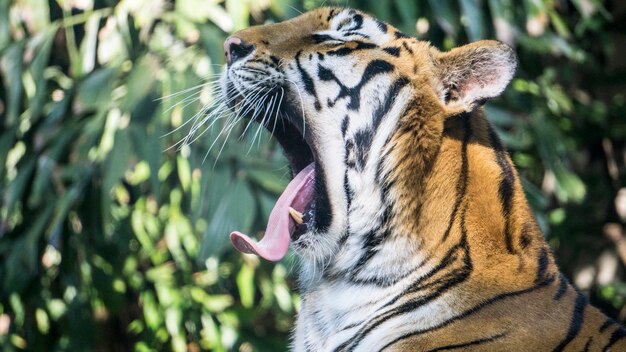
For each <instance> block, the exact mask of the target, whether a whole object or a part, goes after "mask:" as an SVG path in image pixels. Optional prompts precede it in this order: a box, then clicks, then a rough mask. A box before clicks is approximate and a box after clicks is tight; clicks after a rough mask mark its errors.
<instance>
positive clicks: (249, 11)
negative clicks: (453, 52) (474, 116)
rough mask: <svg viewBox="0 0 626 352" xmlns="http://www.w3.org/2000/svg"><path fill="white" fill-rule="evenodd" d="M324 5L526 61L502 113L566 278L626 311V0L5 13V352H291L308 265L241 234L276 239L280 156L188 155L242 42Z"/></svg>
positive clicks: (158, 1)
mask: <svg viewBox="0 0 626 352" xmlns="http://www.w3.org/2000/svg"><path fill="white" fill-rule="evenodd" d="M322 5H340V6H351V7H356V8H359V9H362V10H366V11H368V12H370V13H372V14H374V15H375V16H377V17H378V18H380V19H382V20H385V21H388V22H390V23H392V24H394V25H395V26H396V27H398V28H400V29H401V30H402V31H404V32H405V33H407V34H410V35H413V36H417V37H418V38H420V39H424V40H429V41H431V42H432V43H433V44H434V45H436V46H437V47H439V48H441V49H445V50H447V49H450V48H452V47H455V46H457V45H461V44H463V43H467V42H469V41H474V40H478V39H483V38H495V39H498V40H501V41H503V42H505V43H507V44H509V45H511V46H512V47H513V48H515V50H516V51H517V54H518V56H519V60H520V66H519V70H518V73H517V76H516V78H515V79H514V81H513V82H512V84H511V86H510V87H509V88H508V89H507V91H506V93H505V94H504V95H503V96H502V97H501V98H499V99H497V100H494V101H493V102H490V103H488V104H487V105H486V109H487V111H488V115H489V118H490V119H491V121H492V122H493V123H494V124H495V125H496V127H497V129H498V131H499V133H500V135H501V136H502V138H503V140H504V142H505V143H506V145H507V147H508V149H509V150H510V151H511V154H512V158H513V160H514V162H515V164H516V165H517V168H518V169H519V170H520V172H521V174H522V176H523V182H524V187H525V191H526V193H527V196H528V199H529V201H530V203H531V205H532V207H533V209H534V211H535V212H536V216H537V219H538V221H539V223H540V225H541V227H542V228H543V230H544V231H545V234H546V237H547V239H548V241H549V242H550V244H551V245H552V247H553V248H554V251H555V252H556V254H557V256H558V260H559V263H560V265H561V267H562V269H563V270H564V272H565V273H566V275H567V276H568V277H569V278H570V279H572V281H573V282H574V283H575V284H576V285H577V286H578V287H579V288H580V289H581V290H583V291H585V292H586V293H588V294H589V295H590V297H591V300H592V302H593V303H594V304H595V305H597V306H599V307H601V309H602V310H604V311H605V312H606V313H607V314H609V315H610V316H612V317H614V318H616V319H618V320H620V321H622V322H623V321H624V320H625V319H626V309H625V308H624V307H625V305H626V273H625V271H624V264H625V263H626V230H625V225H626V166H625V165H626V60H625V57H626V2H624V1H620V0H614V1H602V0H571V1H567V0H523V1H517V0H458V1H439V0H429V1H427V0H420V1H405V0H394V1H345V0H341V1H332V0H327V1H321V0H226V1H223V0H179V1H166V0H132V1H131V0H128V1H115V0H63V1H61V0H58V1H43V0H0V131H1V134H0V197H1V198H0V349H1V350H3V351H19V350H30V351H43V350H45V351H89V350H94V351H169V350H173V351H186V350H189V351H200V350H214V351H281V350H285V349H286V348H287V344H288V336H289V331H290V329H291V328H292V325H293V317H294V313H295V312H296V311H297V309H298V295H297V293H296V292H295V290H293V287H294V286H295V285H294V281H295V272H296V270H297V269H296V266H297V261H296V260H294V258H293V256H289V257H288V258H286V259H285V260H283V262H281V263H278V264H272V263H267V262H261V261H259V260H258V259H256V258H253V257H247V256H242V255H241V254H239V253H238V252H235V251H234V250H233V249H232V248H231V246H230V242H229V241H228V233H229V232H230V230H233V229H238V230H242V231H247V232H252V233H255V234H259V233H260V231H261V230H262V229H264V228H265V221H266V219H267V217H268V214H269V211H270V209H271V207H272V206H273V202H274V200H275V198H276V195H277V194H278V193H279V192H280V191H282V189H283V187H284V186H285V185H286V184H287V182H288V178H289V177H288V169H287V168H286V161H285V159H284V157H283V156H282V153H281V151H280V149H279V148H277V145H276V142H275V141H273V140H271V139H270V138H269V136H268V135H267V134H266V133H265V132H264V131H260V132H259V133H260V136H261V138H260V139H257V142H255V143H252V142H253V137H254V134H255V133H256V126H253V128H252V129H251V131H249V132H248V133H246V134H245V135H244V136H243V137H241V133H242V132H243V130H244V127H245V124H243V123H242V124H240V125H235V126H234V128H233V129H230V130H229V129H223V127H230V126H227V125H226V124H227V123H228V122H229V121H231V120H229V119H222V120H215V124H214V126H213V128H210V129H208V130H206V131H204V133H203V134H201V132H202V131H203V130H200V131H198V132H197V133H196V137H199V138H197V140H195V141H194V142H193V143H191V144H190V145H187V144H185V143H180V142H181V141H183V139H184V137H185V136H186V135H187V133H188V132H189V130H190V128H191V125H192V123H193V122H190V123H189V124H186V125H185V122H189V121H194V120H193V119H194V118H199V119H202V118H204V117H206V116H209V114H210V111H211V110H210V107H211V106H212V105H211V104H212V102H213V99H214V93H215V92H214V89H213V88H214V85H212V84H211V82H214V81H215V79H216V77H217V76H216V74H219V72H220V71H221V68H222V65H223V64H224V60H223V53H222V42H223V40H224V38H225V37H226V36H227V35H228V34H229V33H232V32H233V31H236V30H238V29H241V28H244V27H247V26H249V25H254V24H263V23H271V22H276V21H280V20H283V19H286V18H290V17H293V16H296V15H297V14H298V13H299V12H301V11H306V10H309V9H312V8H315V7H319V6H322ZM196 121H197V120H196ZM211 121H214V119H213V120H211ZM205 126H206V125H205ZM222 131H223V132H222ZM227 131H230V132H232V133H227ZM218 155H220V156H219V158H218Z"/></svg>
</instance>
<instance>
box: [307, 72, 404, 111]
mask: <svg viewBox="0 0 626 352" xmlns="http://www.w3.org/2000/svg"><path fill="white" fill-rule="evenodd" d="M393 70H394V66H393V65H392V64H391V63H389V62H387V61H385V60H373V61H371V62H369V63H368V64H367V66H366V67H365V70H364V71H363V74H362V75H361V76H362V77H361V81H360V82H359V83H357V85H356V86H354V87H352V88H348V87H346V86H345V85H344V84H343V83H342V82H341V81H340V80H339V78H337V76H336V75H335V74H334V73H333V72H332V71H331V70H330V69H328V68H326V67H324V66H322V65H320V64H318V66H317V74H318V77H319V79H320V80H323V81H331V80H332V81H335V82H336V83H337V85H339V95H337V97H336V98H335V100H334V101H333V104H335V103H337V101H338V100H339V99H341V98H345V97H348V98H349V99H350V102H349V103H348V109H350V110H355V111H356V110H358V109H359V107H360V105H361V89H362V88H363V86H364V85H365V84H367V83H368V82H369V81H370V80H372V79H373V78H374V77H375V76H376V75H379V74H383V73H388V72H392V71H393ZM399 80H400V79H399ZM399 80H398V81H399Z"/></svg>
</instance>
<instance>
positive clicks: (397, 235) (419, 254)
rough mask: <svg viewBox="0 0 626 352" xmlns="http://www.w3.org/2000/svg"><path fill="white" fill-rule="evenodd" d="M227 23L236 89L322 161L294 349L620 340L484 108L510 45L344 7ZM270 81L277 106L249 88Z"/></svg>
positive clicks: (614, 346) (299, 241) (540, 346)
mask: <svg viewBox="0 0 626 352" xmlns="http://www.w3.org/2000/svg"><path fill="white" fill-rule="evenodd" d="M232 38H234V39H232ZM229 40H230V41H227V44H226V45H225V49H226V55H227V57H228V60H229V65H228V68H227V70H226V72H225V73H224V76H223V79H222V85H223V90H224V94H225V95H226V97H227V98H230V99H231V101H233V102H234V103H233V106H234V105H236V104H240V105H239V106H245V104H247V103H248V104H249V105H250V106H252V105H254V104H256V105H254V106H253V109H252V110H263V109H266V114H265V115H263V121H262V123H264V124H265V125H267V126H268V128H269V129H271V130H273V131H274V135H275V136H277V138H278V140H279V142H280V143H281V144H282V146H283V147H284V149H285V152H286V154H287V156H288V158H289V160H290V162H291V164H292V168H294V175H295V174H296V173H297V172H298V171H300V170H302V169H303V167H304V165H305V164H306V163H308V162H312V163H314V167H315V199H314V200H313V201H312V202H313V205H312V206H310V207H311V209H310V210H309V213H308V216H307V214H305V218H306V219H307V220H306V222H305V224H304V225H298V226H297V229H296V230H295V233H297V235H293V234H292V237H291V245H292V248H293V249H294V250H295V252H296V253H297V254H298V256H299V257H300V258H301V259H302V272H301V274H300V287H299V289H300V293H301V300H302V301H301V309H300V311H299V313H298V316H297V323H296V328H295V331H294V336H293V341H292V348H293V350H294V351H443V350H446V351H447V350H464V351H465V350H466V351H626V338H625V337H626V330H625V329H624V328H622V327H621V326H620V325H619V324H617V323H616V322H614V321H612V320H611V319H610V318H607V317H606V316H605V315H603V314H602V313H601V312H600V311H599V310H598V309H596V308H594V307H592V306H591V305H589V303H588V301H587V298H586V297H585V296H584V295H583V294H582V293H580V292H579V291H577V290H576V289H575V288H574V287H573V286H572V285H570V283H569V282H568V281H567V279H566V278H565V277H564V276H563V275H562V274H560V273H559V271H558V268H557V266H556V264H555V260H554V257H553V255H552V253H551V251H550V249H549V247H548V245H547V243H546V241H545V240H544V237H543V235H542V233H541V230H540V229H539V227H538V226H537V224H536V221H535V219H534V217H533V214H532V211H531V210H530V208H529V206H528V204H527V201H526V198H525V195H524V191H523V189H522V186H521V183H520V180H519V178H518V176H517V172H516V170H515V168H514V166H513V164H512V162H511V160H510V159H509V156H508V154H507V152H506V150H505V149H504V147H503V146H502V143H501V142H500V140H499V138H498V136H497V135H496V133H495V131H494V129H493V128H492V127H491V126H490V124H489V122H488V121H487V119H486V118H485V115H484V113H483V109H482V107H481V105H482V103H483V102H484V101H485V100H486V99H489V98H493V97H496V96H497V95H499V94H500V93H501V92H502V91H503V90H504V88H505V87H506V86H507V85H508V83H509V81H510V80H511V79H512V77H513V74H514V72H515V68H516V58H515V55H514V53H513V52H512V50H511V49H510V48H509V47H507V46H505V45H503V44H501V43H499V42H495V41H480V42H476V43H471V44H468V45H465V46H462V47H459V48H456V49H453V50H451V51H449V52H440V51H439V50H437V49H435V48H433V47H432V46H431V45H430V44H429V43H427V42H422V41H418V40H417V39H415V38H412V37H409V36H406V35H404V34H403V33H401V32H399V31H398V30H397V29H395V28H394V27H392V26H391V25H389V24H386V23H384V22H382V21H379V20H377V19H375V18H373V17H371V16H369V15H367V14H364V13H362V12H359V11H356V10H352V9H340V8H320V9H317V10H314V11H310V12H307V13H305V14H303V15H301V16H299V17H296V18H294V19H291V20H288V21H285V22H281V23H277V24H269V25H263V26H257V27H251V28H248V29H244V30H242V31H239V32H237V33H235V34H234V36H233V37H231V39H229ZM278 88H280V89H281V94H282V95H284V99H283V97H281V104H278V105H279V107H276V104H273V105H272V106H271V107H270V106H267V105H268V104H267V102H268V101H269V99H266V100H265V101H264V102H258V101H255V102H254V104H252V103H251V102H247V101H246V98H247V97H250V96H251V95H252V94H253V93H254V92H256V91H258V90H265V94H266V97H267V96H269V95H271V94H274V95H276V96H277V94H278V93H276V91H277V89H278ZM268 94H269V95H268ZM276 99H278V98H276ZM267 109H269V110H270V111H271V112H270V113H269V115H268V114H267ZM250 110H251V108H248V111H250ZM274 110H275V111H274ZM266 115H267V119H268V121H265V119H266ZM259 116H260V115H256V116H252V118H256V119H257V120H258V119H260V118H259ZM272 119H274V120H272ZM272 121H273V122H272ZM277 121H278V123H277ZM272 125H273V127H272ZM281 125H282V126H281ZM285 126H287V127H285ZM303 228H304V229H303ZM234 243H235V240H234ZM242 246H243V245H242ZM238 248H239V247H238ZM243 250H244V251H246V250H245V248H244V249H243Z"/></svg>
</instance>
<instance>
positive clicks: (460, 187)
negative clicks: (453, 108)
mask: <svg viewBox="0 0 626 352" xmlns="http://www.w3.org/2000/svg"><path fill="white" fill-rule="evenodd" d="M459 118H461V119H462V121H463V144H462V145H461V173H460V175H459V180H458V181H457V183H456V200H455V202H454V207H453V208H452V213H450V220H449V221H448V227H447V228H446V231H445V232H444V233H443V237H442V238H441V242H444V241H445V240H447V239H448V236H449V235H450V231H452V225H453V224H454V221H455V220H456V215H457V213H458V211H459V208H460V206H461V201H463V198H464V197H465V191H466V190H467V183H468V158H467V145H468V144H469V140H470V137H471V125H470V116H469V114H467V113H463V114H461V115H460V116H459Z"/></svg>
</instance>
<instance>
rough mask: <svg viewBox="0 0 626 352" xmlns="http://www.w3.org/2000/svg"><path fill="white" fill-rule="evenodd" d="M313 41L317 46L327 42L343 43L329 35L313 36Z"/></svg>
mask: <svg viewBox="0 0 626 352" xmlns="http://www.w3.org/2000/svg"><path fill="white" fill-rule="evenodd" d="M311 39H313V42H314V43H315V44H320V43H323V42H326V41H333V40H338V41H343V40H341V39H336V38H334V37H331V36H330V35H328V34H312V35H311Z"/></svg>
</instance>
